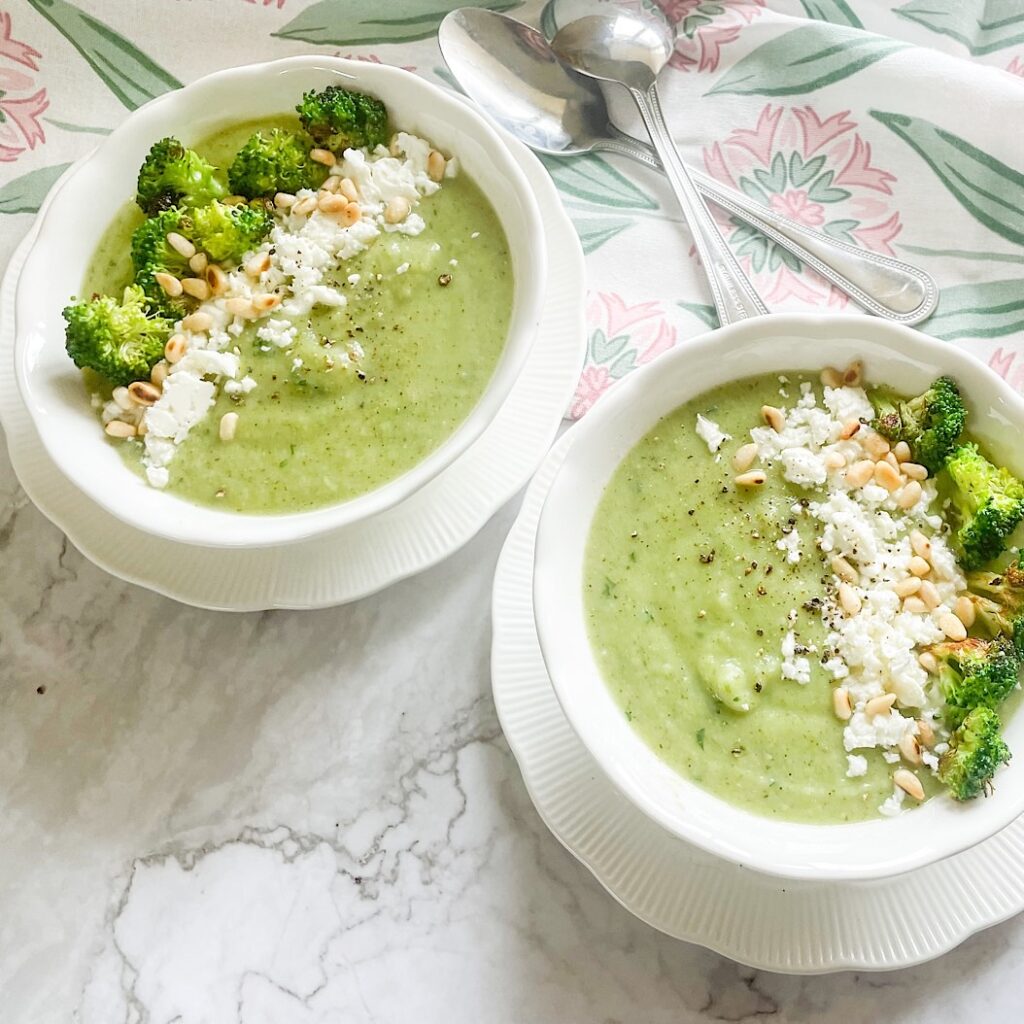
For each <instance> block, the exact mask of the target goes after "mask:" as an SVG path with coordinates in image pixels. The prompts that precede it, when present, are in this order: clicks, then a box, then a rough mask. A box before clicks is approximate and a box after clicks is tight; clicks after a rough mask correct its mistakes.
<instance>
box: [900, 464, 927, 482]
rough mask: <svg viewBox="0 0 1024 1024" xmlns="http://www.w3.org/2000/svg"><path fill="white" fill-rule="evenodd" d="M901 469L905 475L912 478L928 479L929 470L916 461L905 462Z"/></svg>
mask: <svg viewBox="0 0 1024 1024" xmlns="http://www.w3.org/2000/svg"><path fill="white" fill-rule="evenodd" d="M900 469H902V470H903V475H904V476H906V477H909V478H910V479H911V480H927V479H928V470H927V469H925V468H924V466H921V465H918V463H916V462H904V463H903V465H902V466H900Z"/></svg>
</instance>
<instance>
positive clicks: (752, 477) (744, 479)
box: [733, 469, 768, 487]
mask: <svg viewBox="0 0 1024 1024" xmlns="http://www.w3.org/2000/svg"><path fill="white" fill-rule="evenodd" d="M767 479H768V477H767V476H766V475H765V473H764V471H763V470H760V469H754V470H751V471H750V472H749V473H740V475H739V476H738V477H736V478H735V479H734V481H733V482H734V483H735V484H736V485H737V486H738V487H760V486H761V484H763V483H764V482H765V481H766V480H767Z"/></svg>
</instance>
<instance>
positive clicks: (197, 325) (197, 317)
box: [181, 310, 213, 331]
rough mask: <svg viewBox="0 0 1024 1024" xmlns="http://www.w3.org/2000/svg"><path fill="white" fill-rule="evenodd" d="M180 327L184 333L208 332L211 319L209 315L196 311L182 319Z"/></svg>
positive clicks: (211, 324)
mask: <svg viewBox="0 0 1024 1024" xmlns="http://www.w3.org/2000/svg"><path fill="white" fill-rule="evenodd" d="M181 326H182V327H184V328H185V330H186V331H208V330H209V329H210V328H211V327H212V326H213V317H212V316H210V314H209V313H203V312H202V311H201V310H196V312H195V313H189V315H188V316H186V317H183V318H182V321H181Z"/></svg>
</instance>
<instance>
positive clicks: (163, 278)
mask: <svg viewBox="0 0 1024 1024" xmlns="http://www.w3.org/2000/svg"><path fill="white" fill-rule="evenodd" d="M153 280H154V281H156V283H157V284H158V285H160V287H161V288H163V290H164V294H166V295H169V296H170V297H171V298H172V299H176V298H177V297H178V296H179V295H180V294H181V282H180V281H179V280H178V279H177V278H176V277H175V276H174V275H173V274H168V273H167V272H166V271H163V270H158V271H157V272H156V273H155V274H154V275H153Z"/></svg>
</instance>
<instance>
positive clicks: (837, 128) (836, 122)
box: [793, 107, 857, 156]
mask: <svg viewBox="0 0 1024 1024" xmlns="http://www.w3.org/2000/svg"><path fill="white" fill-rule="evenodd" d="M849 113H850V112H849V111H848V110H844V111H842V112H841V113H839V114H833V115H832V116H831V117H826V118H825V120H824V121H822V120H821V119H820V118H819V117H818V115H817V114H816V113H815V112H814V110H812V109H811V108H810V107H803V108H796V109H794V110H793V116H794V117H795V118H796V119H797V121H798V122H799V124H800V133H801V135H802V137H803V140H804V156H810V155H811V154H812V153H816V152H817V151H818V150H819V149H821V147H822V146H824V145H827V144H828V143H829V142H831V141H832V140H833V139H835V138H837V137H838V136H840V135H843V134H844V133H846V132H848V131H850V130H851V129H853V128H856V127H857V126H856V125H855V124H854V123H853V121H847V120H846V118H847V116H848V115H849Z"/></svg>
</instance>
